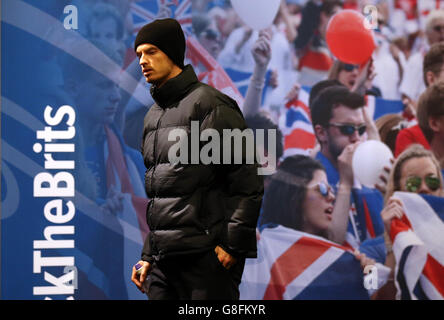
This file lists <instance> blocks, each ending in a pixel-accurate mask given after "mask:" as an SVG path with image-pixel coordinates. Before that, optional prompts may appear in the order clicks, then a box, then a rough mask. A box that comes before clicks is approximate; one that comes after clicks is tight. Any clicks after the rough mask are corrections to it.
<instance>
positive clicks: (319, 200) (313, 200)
mask: <svg viewBox="0 0 444 320" xmlns="http://www.w3.org/2000/svg"><path fill="white" fill-rule="evenodd" d="M270 180H271V181H270V185H269V187H268V189H267V192H265V195H264V201H263V204H262V214H261V217H260V219H259V230H260V231H261V232H263V231H264V230H266V229H267V228H277V227H279V226H283V227H286V228H289V229H293V230H297V231H300V232H304V233H307V234H310V235H315V236H318V237H322V238H325V239H327V240H330V241H333V242H335V241H334V236H333V235H334V234H335V233H337V232H338V231H339V232H345V230H344V229H343V228H342V227H339V228H338V226H341V225H342V224H344V222H345V223H346V222H347V220H348V202H349V199H348V198H347V197H344V195H343V194H338V195H337V196H335V191H334V188H333V187H332V186H330V184H329V183H328V179H327V173H326V171H325V169H324V167H323V166H322V164H321V163H320V162H319V161H317V160H315V159H313V158H310V157H308V156H303V155H295V156H289V157H287V158H285V159H284V161H282V163H281V164H280V165H279V167H278V170H277V171H276V173H275V174H273V175H272V176H271V178H270ZM335 229H336V230H335ZM338 229H339V230H338ZM273 249H274V248H273ZM354 254H355V257H356V259H358V260H359V261H360V263H361V266H362V267H363V268H364V267H365V266H366V265H368V264H370V265H374V264H375V260H374V258H373V257H369V256H368V255H366V254H365V253H362V252H359V251H355V253H354ZM264 276H265V275H264ZM330 289H331V290H333V291H334V290H336V288H335V287H332V288H330ZM317 294H318V296H317V298H319V299H322V293H321V292H318V293H317ZM340 295H341V293H340V292H338V296H340Z"/></svg>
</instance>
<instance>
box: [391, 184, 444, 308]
mask: <svg viewBox="0 0 444 320" xmlns="http://www.w3.org/2000/svg"><path fill="white" fill-rule="evenodd" d="M395 197H397V198H399V199H400V200H401V201H402V204H403V208H404V215H403V217H402V219H394V220H393V221H392V225H391V230H390V237H391V239H392V241H393V252H394V254H395V258H396V270H395V279H396V287H397V289H398V297H397V298H399V299H404V300H406V299H408V300H410V299H411V300H417V299H421V300H443V299H444V246H443V243H444V198H438V197H433V196H426V195H417V194H412V193H395Z"/></svg>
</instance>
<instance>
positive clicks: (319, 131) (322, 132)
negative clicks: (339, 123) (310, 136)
mask: <svg viewBox="0 0 444 320" xmlns="http://www.w3.org/2000/svg"><path fill="white" fill-rule="evenodd" d="M314 133H315V136H316V139H318V141H319V144H320V145H324V144H325V143H326V142H327V140H328V132H327V129H326V128H324V127H323V126H321V125H320V124H317V125H315V126H314Z"/></svg>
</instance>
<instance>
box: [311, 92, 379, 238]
mask: <svg viewBox="0 0 444 320" xmlns="http://www.w3.org/2000/svg"><path fill="white" fill-rule="evenodd" d="M364 105H365V100H364V98H363V96H361V95H359V94H357V93H355V92H351V91H350V90H349V89H347V88H346V87H345V86H342V85H339V86H338V85H337V86H330V87H328V88H326V89H324V90H322V91H320V92H319V94H318V95H317V97H316V98H314V100H313V101H312V103H311V105H310V110H311V118H312V124H313V129H314V132H315V135H316V138H317V141H318V143H319V145H320V151H319V152H318V153H317V154H316V159H317V160H319V161H320V162H321V163H322V164H323V166H324V167H325V169H326V172H327V177H328V182H329V184H330V185H332V186H333V187H334V188H335V189H336V190H337V194H338V196H339V195H341V196H344V197H345V198H346V199H347V205H348V208H347V212H350V219H348V220H345V221H343V222H344V223H343V224H342V225H341V227H340V228H339V229H335V230H336V231H337V230H341V231H340V232H339V231H338V232H337V233H335V234H334V237H333V238H332V240H333V241H335V242H338V243H341V244H343V243H345V242H346V241H347V243H348V244H349V245H351V246H353V247H359V246H360V245H361V243H362V242H364V241H365V240H366V239H367V238H368V232H367V230H366V224H367V222H365V214H366V213H365V210H363V209H362V208H363V203H364V201H365V202H366V205H367V206H368V208H369V210H370V213H371V216H372V225H373V227H374V230H375V236H377V235H380V234H382V233H383V232H384V227H383V223H382V219H381V217H380V212H381V210H382V208H383V198H382V195H381V194H380V192H379V191H378V190H376V189H370V188H366V187H364V186H361V185H359V184H357V183H355V179H354V175H353V170H352V165H351V163H352V158H353V153H354V150H355V149H356V147H357V146H358V144H359V143H360V142H363V141H365V140H366V139H367V132H366V131H367V124H366V121H365V118H364V113H363V111H362V109H363V107H364ZM358 221H359V222H358Z"/></svg>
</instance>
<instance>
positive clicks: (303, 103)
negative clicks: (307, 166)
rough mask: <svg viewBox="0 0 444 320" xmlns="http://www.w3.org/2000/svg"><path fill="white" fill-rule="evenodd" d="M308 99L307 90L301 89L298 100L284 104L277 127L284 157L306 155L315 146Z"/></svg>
mask: <svg viewBox="0 0 444 320" xmlns="http://www.w3.org/2000/svg"><path fill="white" fill-rule="evenodd" d="M308 98H309V89H307V88H305V87H302V88H301V90H300V92H299V96H298V98H297V99H294V100H291V101H289V102H288V103H287V104H286V111H285V114H284V116H283V117H281V119H280V125H279V127H280V129H281V130H282V134H283V135H284V157H288V156H291V155H295V154H305V155H308V154H309V153H310V151H311V149H313V148H314V147H315V145H316V137H315V134H314V131H313V126H312V124H311V115H310V109H309V108H308Z"/></svg>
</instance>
